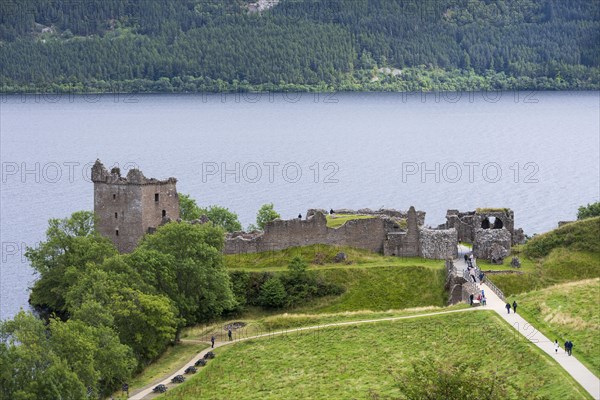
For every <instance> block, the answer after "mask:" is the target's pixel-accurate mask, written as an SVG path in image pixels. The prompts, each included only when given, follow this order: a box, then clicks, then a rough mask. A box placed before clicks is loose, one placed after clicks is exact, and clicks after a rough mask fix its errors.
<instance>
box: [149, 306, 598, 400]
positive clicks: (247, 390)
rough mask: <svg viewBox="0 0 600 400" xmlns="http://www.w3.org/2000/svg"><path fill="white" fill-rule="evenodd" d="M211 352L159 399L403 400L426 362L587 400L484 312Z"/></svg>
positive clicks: (561, 372) (531, 348) (296, 336)
mask: <svg viewBox="0 0 600 400" xmlns="http://www.w3.org/2000/svg"><path fill="white" fill-rule="evenodd" d="M216 353H217V358H216V359H215V360H213V361H212V362H211V363H209V365H208V366H207V367H205V368H204V369H203V370H202V371H201V372H200V373H199V374H196V375H195V376H193V377H191V378H189V380H188V381H187V382H185V383H184V384H182V385H181V386H178V387H176V388H173V389H171V390H170V391H169V392H168V393H167V394H166V395H164V396H162V397H161V398H165V399H180V400H184V399H190V400H191V399H198V398H207V399H216V398H239V399H261V400H262V399H296V398H311V399H357V398H370V399H382V398H402V385H401V384H400V382H399V380H398V378H397V377H398V376H402V375H404V374H405V373H406V372H407V371H408V369H409V366H410V365H412V363H415V362H418V361H420V360H423V359H425V358H426V357H431V358H433V359H437V360H442V361H443V360H452V362H475V365H476V366H477V369H478V371H487V372H490V371H493V372H498V373H499V374H502V375H510V376H511V382H512V383H513V384H515V385H516V386H517V387H519V388H527V389H528V390H532V391H534V392H535V393H537V394H539V395H543V396H546V397H547V398H552V399H555V398H565V399H567V398H568V399H586V398H590V397H589V396H588V395H587V394H586V393H585V392H584V390H583V389H582V388H581V387H580V386H579V385H578V384H577V383H575V382H574V381H573V380H572V379H571V378H570V376H569V375H568V374H567V373H566V372H565V371H564V370H563V369H562V368H560V367H559V366H558V365H557V364H556V363H555V362H554V361H552V360H551V359H550V358H549V357H548V356H546V355H545V354H543V353H542V352H541V351H539V350H538V349H537V348H536V347H534V346H533V345H531V344H530V343H528V342H527V341H526V340H525V339H520V338H519V339H517V338H515V335H514V331H513V330H512V328H511V327H510V326H509V325H507V324H506V323H505V322H504V321H503V320H502V319H501V318H500V317H499V316H498V315H496V314H495V313H493V312H487V311H477V312H467V313H460V314H450V315H440V316H435V317H426V318H425V317H424V318H415V319H410V320H400V321H394V322H380V323H374V324H364V325H357V326H345V327H335V328H325V329H322V330H319V331H313V332H304V333H290V334H288V335H286V336H282V337H271V338H264V339H256V340H251V341H247V342H241V343H237V344H235V345H233V346H227V347H224V348H219V349H217V350H216ZM473 382H474V384H476V383H477V376H474V377H473ZM510 398H515V396H511V397H510Z"/></svg>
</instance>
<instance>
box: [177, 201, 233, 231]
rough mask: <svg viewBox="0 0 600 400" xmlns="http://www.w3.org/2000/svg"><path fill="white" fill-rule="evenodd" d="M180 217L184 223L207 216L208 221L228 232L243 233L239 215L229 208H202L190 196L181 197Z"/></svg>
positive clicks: (214, 206) (213, 206)
mask: <svg viewBox="0 0 600 400" xmlns="http://www.w3.org/2000/svg"><path fill="white" fill-rule="evenodd" d="M179 215H180V217H181V219H182V220H184V221H192V220H195V219H198V218H200V217H201V216H202V215H206V217H207V218H208V220H209V221H210V222H212V223H213V224H215V225H217V226H220V227H221V228H223V229H225V231H227V232H235V231H241V230H242V225H241V224H240V221H239V219H238V215H237V214H236V213H234V212H232V211H229V209H228V208H225V207H221V206H217V205H212V206H209V207H206V208H201V207H199V206H198V204H197V203H196V200H194V199H192V198H191V197H190V196H189V195H186V194H180V195H179Z"/></svg>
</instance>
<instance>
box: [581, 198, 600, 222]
mask: <svg viewBox="0 0 600 400" xmlns="http://www.w3.org/2000/svg"><path fill="white" fill-rule="evenodd" d="M598 216H600V201H597V202H595V203H592V204H588V205H587V206H581V207H579V209H578V210H577V219H585V218H591V217H598Z"/></svg>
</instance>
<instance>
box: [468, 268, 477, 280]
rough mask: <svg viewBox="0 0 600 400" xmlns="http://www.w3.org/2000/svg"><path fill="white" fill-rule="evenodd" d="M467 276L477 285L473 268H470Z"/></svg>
mask: <svg viewBox="0 0 600 400" xmlns="http://www.w3.org/2000/svg"><path fill="white" fill-rule="evenodd" d="M469 275H471V279H473V283H477V278H475V268H471V270H470V271H469Z"/></svg>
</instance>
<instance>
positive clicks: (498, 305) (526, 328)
mask: <svg viewBox="0 0 600 400" xmlns="http://www.w3.org/2000/svg"><path fill="white" fill-rule="evenodd" d="M480 287H481V288H482V289H483V290H485V297H486V298H487V306H484V307H477V308H483V309H486V308H488V309H489V308H491V309H493V310H494V311H496V312H497V313H498V314H500V316H501V317H502V318H504V320H506V321H507V322H508V323H509V324H510V325H511V326H512V327H513V328H515V329H516V330H517V331H518V332H519V333H520V334H521V335H523V336H525V338H526V339H527V340H529V341H530V342H531V343H533V344H535V345H536V346H537V347H539V348H540V349H542V351H544V353H546V354H548V355H549V356H550V357H552V358H553V359H554V360H555V361H556V362H557V363H558V364H560V366H561V367H563V368H564V369H565V371H567V372H568V373H569V375H571V376H572V377H573V379H575V380H576V381H577V382H579V384H580V385H581V386H583V388H584V389H585V390H586V391H587V392H588V393H589V394H591V395H592V397H593V398H594V399H598V400H600V379H598V377H596V375H594V374H593V373H592V372H591V371H590V370H589V369H587V367H586V366H585V365H583V364H582V363H581V362H579V361H578V360H577V359H576V358H575V357H574V356H570V357H569V356H568V355H567V353H565V350H564V349H563V348H562V347H561V348H560V349H559V350H558V354H557V353H556V352H555V351H554V341H553V340H550V339H548V338H547V337H546V336H544V335H542V334H541V333H540V332H538V331H537V330H536V329H535V328H534V327H532V326H531V325H529V323H528V322H527V321H526V320H525V319H524V318H523V317H521V316H520V315H519V314H518V312H519V307H518V306H517V314H515V313H514V312H513V310H512V309H511V310H510V314H508V313H507V311H506V308H505V306H506V303H505V302H504V301H503V300H502V299H500V297H498V296H497V295H496V294H495V293H494V292H492V290H491V289H490V288H489V287H488V286H487V285H486V284H485V283H483V284H481V285H480ZM559 344H560V343H559ZM560 345H561V346H562V345H563V344H560ZM575 352H577V347H575Z"/></svg>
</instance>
